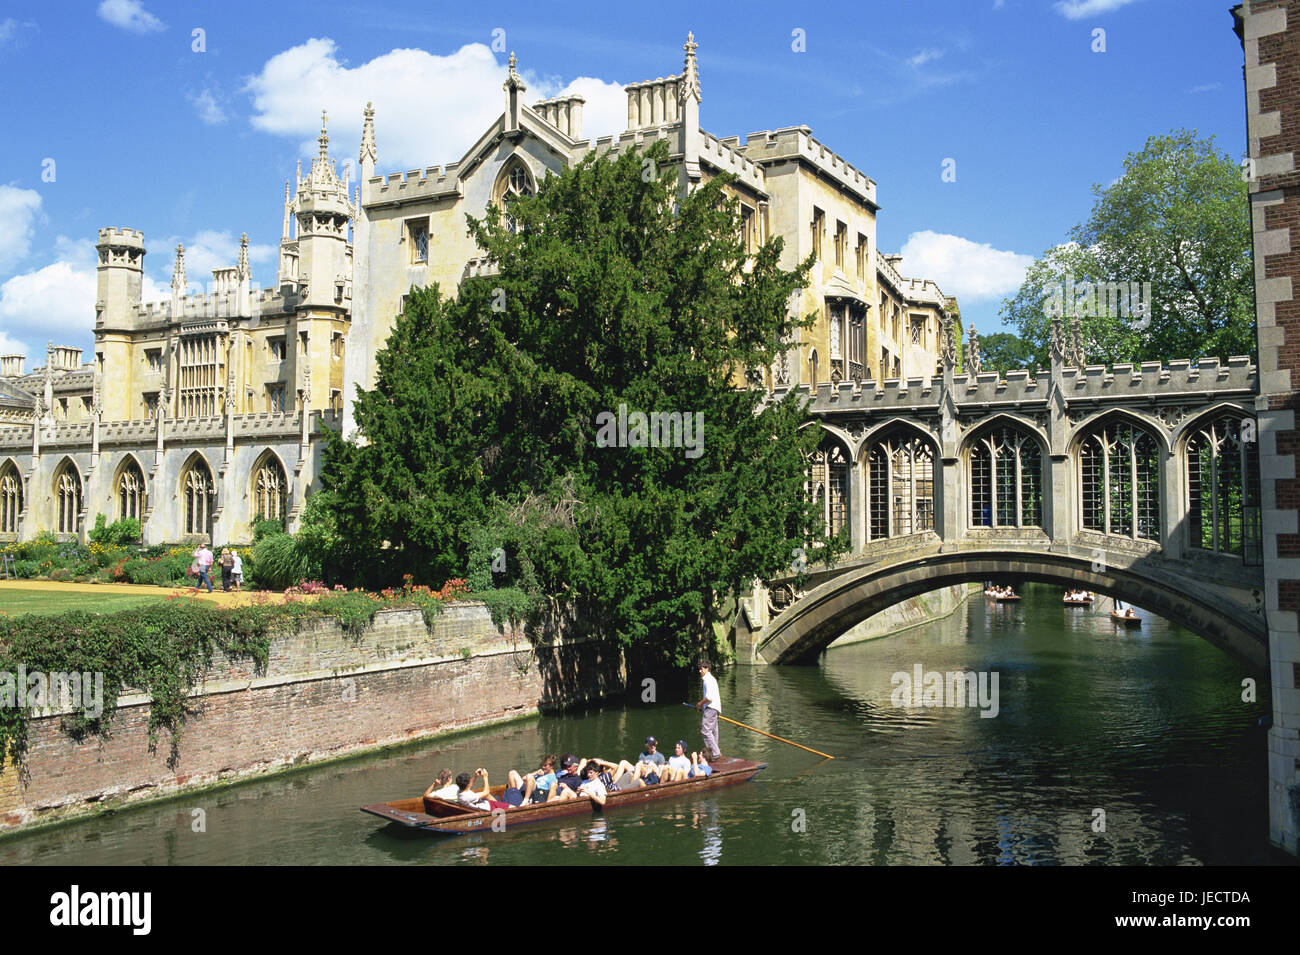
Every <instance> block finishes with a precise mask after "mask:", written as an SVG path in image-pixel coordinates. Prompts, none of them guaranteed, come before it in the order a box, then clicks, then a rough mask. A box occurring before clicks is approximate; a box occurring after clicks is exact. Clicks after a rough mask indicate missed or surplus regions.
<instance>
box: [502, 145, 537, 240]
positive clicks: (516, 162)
mask: <svg viewBox="0 0 1300 955" xmlns="http://www.w3.org/2000/svg"><path fill="white" fill-rule="evenodd" d="M534 192H536V188H535V187H534V185H533V177H532V174H531V173H529V171H528V167H527V166H526V165H524V162H523V160H522V159H519V158H518V157H515V158H513V159H511V160H510V161H509V162H508V163H506V165H505V168H504V169H503V170H502V171H501V176H500V178H498V179H497V187H496V190H495V198H494V202H495V203H496V205H497V206H499V207H500V208H501V209H502V210H503V211H504V212H505V223H506V228H507V229H509V230H510V231H511V232H517V231H518V230H519V226H518V224H517V223H516V222H515V220H514V217H512V216H511V215H510V205H511V203H512V202H513V201H514V200H515V199H517V198H518V197H520V196H531V195H533V193H534Z"/></svg>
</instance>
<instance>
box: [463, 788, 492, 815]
mask: <svg viewBox="0 0 1300 955" xmlns="http://www.w3.org/2000/svg"><path fill="white" fill-rule="evenodd" d="M456 799H457V800H458V801H459V802H460V803H461V804H462V805H465V806H469V808H471V809H478V810H481V811H483V812H487V810H489V809H491V808H492V805H491V804H490V803H489V802H488V801H487V797H485V796H480V795H479V794H478V793H476V792H474V788H473V787H472V786H466V787H465V788H464V789H463V790H461V794H460V795H459V796H457V797H456Z"/></svg>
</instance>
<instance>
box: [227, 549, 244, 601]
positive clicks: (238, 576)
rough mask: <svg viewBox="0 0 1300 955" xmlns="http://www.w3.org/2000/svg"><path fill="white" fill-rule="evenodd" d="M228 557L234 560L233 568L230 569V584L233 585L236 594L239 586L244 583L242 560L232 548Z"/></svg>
mask: <svg viewBox="0 0 1300 955" xmlns="http://www.w3.org/2000/svg"><path fill="white" fill-rule="evenodd" d="M230 556H231V557H232V558H233V559H234V562H235V563H234V566H232V567H231V568H230V578H231V582H232V583H233V584H234V585H235V592H236V593H238V591H239V585H240V584H242V583H243V582H244V559H243V558H242V557H240V556H239V551H237V550H234V549H233V548H232V549H231V551H230Z"/></svg>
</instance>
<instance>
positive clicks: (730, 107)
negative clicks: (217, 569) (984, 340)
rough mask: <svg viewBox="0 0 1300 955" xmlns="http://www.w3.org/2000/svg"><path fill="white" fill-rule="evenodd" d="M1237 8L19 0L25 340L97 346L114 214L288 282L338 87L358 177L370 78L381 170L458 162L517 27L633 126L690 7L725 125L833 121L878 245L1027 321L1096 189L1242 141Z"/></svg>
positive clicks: (972, 301) (971, 297) (14, 326)
mask: <svg viewBox="0 0 1300 955" xmlns="http://www.w3.org/2000/svg"><path fill="white" fill-rule="evenodd" d="M1230 7H1231V3H1230V2H1229V0H1059V2H1058V0H908V2H906V3H883V2H880V0H870V2H866V3H861V4H826V5H816V6H809V7H807V8H801V7H798V6H796V5H792V4H787V3H779V4H778V3H765V2H751V3H747V4H745V5H744V6H743V13H742V12H740V11H741V10H742V8H741V7H738V6H736V5H734V4H718V5H716V6H711V7H709V8H707V9H704V8H702V7H701V5H700V4H698V3H675V2H660V3H656V4H653V5H650V6H646V5H620V6H613V5H607V4H603V3H593V4H579V3H571V4H565V5H563V6H562V7H561V6H558V5H554V4H519V5H512V4H490V5H489V4H478V5H474V4H468V5H452V6H448V5H431V4H412V3H409V2H401V3H398V2H393V3H389V2H382V0H363V2H361V3H328V2H314V3H303V4H290V3H283V4H281V3H277V4H269V3H246V2H240V0H235V2H222V3H209V2H194V3H186V4H184V5H181V4H164V3H162V2H159V0H105V2H100V0H89V2H85V3H67V2H54V3H46V4H35V3H31V4H27V3H9V4H6V5H5V7H4V8H3V10H0V88H3V89H4V90H5V93H6V95H5V96H4V97H3V98H0V123H2V124H3V127H2V128H3V129H4V130H5V131H6V135H5V140H6V149H5V150H4V152H3V154H2V155H0V352H11V351H20V352H24V353H26V354H27V356H28V367H29V368H31V367H33V366H34V365H38V364H41V363H43V360H44V358H43V355H44V348H45V342H46V341H47V340H48V339H50V338H53V339H54V340H55V343H56V344H71V345H80V346H82V347H84V348H86V349H87V350H89V348H90V347H91V343H92V341H93V335H92V332H91V325H92V323H93V315H94V311H93V303H94V250H93V245H94V242H95V238H96V232H97V230H98V229H99V228H100V227H102V226H109V225H112V226H121V227H131V228H136V229H141V230H143V231H144V232H145V239H146V247H147V248H148V250H149V254H148V257H147V259H146V266H147V277H148V279H149V282H148V283H147V286H146V299H156V298H162V297H165V294H166V287H167V285H168V283H169V282H170V275H171V263H172V259H173V252H172V250H173V249H174V247H175V245H176V243H177V242H178V241H181V242H184V243H185V246H186V248H187V249H189V250H191V251H190V252H189V253H188V255H187V260H188V263H189V277H190V279H191V280H192V281H195V282H202V281H204V280H205V279H206V278H208V277H209V273H210V270H211V269H212V268H214V267H218V266H223V265H233V264H234V262H235V255H236V250H237V246H238V241H239V236H240V234H241V233H243V232H247V233H248V235H249V238H250V241H251V243H252V245H253V252H254V255H253V277H254V280H255V281H256V282H258V283H259V284H261V285H270V284H272V283H273V282H274V277H275V276H274V270H275V255H274V248H275V245H276V243H277V242H278V241H279V235H280V222H281V215H282V197H283V190H284V180H285V179H286V178H288V177H290V176H291V175H292V174H293V171H294V165H295V162H296V161H297V159H298V158H299V157H302V158H304V159H306V160H308V161H309V159H310V156H311V155H312V154H313V153H314V151H315V143H314V138H315V136H316V133H317V130H318V129H319V125H320V113H321V110H322V108H324V109H326V110H328V112H329V116H330V123H329V125H330V132H331V152H332V153H333V155H334V156H335V157H336V158H337V159H338V161H339V164H340V167H341V165H342V162H343V161H344V160H346V159H350V160H351V161H352V164H353V169H354V172H353V181H354V182H355V178H356V174H355V167H356V156H357V144H358V140H359V137H360V128H361V106H362V104H364V102H365V101H366V100H368V99H369V100H373V101H374V102H375V106H376V110H377V117H376V127H377V139H378V146H379V163H378V166H379V170H380V171H381V172H391V171H399V170H402V169H410V168H415V167H418V166H425V165H436V164H439V163H445V162H452V161H454V160H456V159H458V158H459V157H460V156H461V154H462V153H463V152H464V151H465V150H466V149H467V148H468V147H469V146H470V145H471V143H472V141H473V140H474V139H475V138H476V137H477V135H478V134H479V133H480V132H481V131H482V129H483V128H485V127H486V125H487V123H488V122H490V121H491V119H492V118H493V117H494V116H495V114H496V113H498V112H499V111H500V110H501V106H502V96H503V94H502V92H501V82H502V80H503V79H504V74H505V61H506V57H507V54H508V51H510V50H513V51H515V52H516V53H517V55H518V57H519V69H520V71H521V73H522V74H523V76H524V78H525V80H526V81H527V83H528V86H529V90H528V94H527V96H528V102H530V103H531V102H533V101H535V99H540V98H542V97H543V96H553V95H555V94H557V93H559V92H561V91H564V90H567V89H571V88H572V89H578V90H579V91H581V92H583V93H584V95H586V96H587V99H588V105H587V117H586V119H585V122H584V126H585V130H584V131H585V133H586V134H588V135H595V134H602V133H606V132H613V131H617V130H615V129H614V128H613V127H614V126H617V127H618V129H619V130H621V128H622V126H621V125H619V124H620V122H621V121H622V120H625V118H626V112H625V108H624V106H623V102H624V97H623V94H622V92H621V86H622V85H623V84H626V83H631V82H636V81H639V80H644V79H651V78H654V77H659V76H668V75H671V74H674V73H677V72H679V71H680V69H681V62H682V43H683V42H684V40H685V37H686V33H687V31H688V30H692V31H694V33H695V38H696V41H697V42H698V43H699V49H698V56H699V64H700V75H701V83H702V87H703V94H704V99H703V103H702V106H701V112H700V116H701V125H702V126H703V127H704V128H705V129H706V130H708V131H709V132H711V133H714V134H715V135H718V136H731V135H737V134H739V135H741V136H744V135H745V134H747V133H750V132H754V131H757V130H760V129H775V128H778V127H781V126H789V125H796V124H804V125H807V126H810V127H811V128H812V130H813V134H814V135H815V136H816V137H817V138H818V139H819V140H821V141H822V142H823V143H825V144H826V145H827V146H828V147H830V148H832V149H834V150H835V151H836V152H838V153H839V154H840V155H842V156H844V157H845V158H846V159H847V160H848V161H849V162H851V163H852V164H854V165H855V166H857V167H858V168H859V169H861V170H862V171H863V172H865V173H866V174H867V175H869V176H871V177H872V178H873V179H875V181H876V183H877V186H878V196H877V197H878V200H879V202H880V203H881V206H882V208H881V212H880V215H879V220H878V229H879V234H878V238H879V243H880V247H881V248H882V249H885V250H886V251H902V252H903V254H904V260H903V271H904V273H905V274H907V275H914V276H925V277H930V278H935V279H937V280H938V281H939V283H940V285H941V286H942V287H943V289H944V291H945V292H948V293H949V294H955V295H957V296H958V297H959V299H960V301H961V306H962V313H963V316H964V318H965V319H966V320H967V321H974V322H975V324H976V326H977V327H978V328H979V329H980V330H981V331H982V332H991V331H1000V330H1004V329H1003V326H1002V325H1001V322H1000V319H999V318H998V315H997V312H998V307H999V305H1000V303H1001V301H1002V299H1003V297H1005V296H1006V295H1009V294H1011V293H1012V292H1014V290H1015V288H1016V287H1018V285H1019V280H1020V276H1021V274H1022V273H1023V270H1024V267H1025V265H1026V264H1027V263H1028V262H1029V261H1030V260H1031V259H1032V258H1033V257H1035V256H1037V255H1039V254H1041V253H1042V252H1043V251H1044V250H1045V249H1047V248H1049V247H1050V246H1052V245H1054V244H1056V243H1058V242H1061V241H1064V240H1065V239H1066V237H1067V234H1068V231H1069V229H1070V227H1071V226H1072V225H1074V224H1075V223H1076V222H1080V221H1082V220H1084V219H1086V218H1087V216H1088V213H1089V211H1090V209H1091V207H1092V202H1093V199H1092V195H1091V186H1092V185H1093V184H1094V183H1101V184H1103V185H1104V184H1106V183H1109V182H1111V181H1112V180H1114V179H1115V178H1116V177H1117V176H1118V175H1119V174H1120V172H1121V166H1122V162H1123V160H1124V157H1125V156H1126V155H1127V154H1128V153H1130V152H1133V151H1136V150H1139V149H1141V147H1142V145H1143V144H1144V142H1145V141H1146V139H1147V138H1148V137H1149V136H1153V135H1158V134H1161V133H1165V132H1168V131H1169V130H1171V129H1175V128H1179V127H1187V128H1194V129H1197V130H1199V131H1200V133H1201V134H1202V135H1209V134H1213V135H1215V136H1216V137H1217V141H1218V145H1219V147H1220V149H1221V150H1223V151H1225V152H1227V153H1229V154H1231V155H1232V156H1233V157H1234V158H1239V157H1240V156H1241V155H1242V154H1243V153H1244V149H1245V105H1244V93H1243V90H1242V51H1241V47H1240V44H1239V43H1238V41H1237V38H1236V37H1235V36H1234V34H1233V33H1232V29H1231V27H1232V18H1231V15H1230V13H1229V9H1230ZM195 30H201V31H202V33H201V34H200V39H196V35H195V33H194V31H195ZM1096 30H1104V31H1105V33H1104V38H1103V39H1104V46H1105V50H1104V52H1094V50H1093V47H1094V46H1098V45H1100V44H1099V42H1098V35H1096V34H1095V33H1094V31H1096ZM800 31H801V32H800ZM800 37H802V40H803V43H802V45H803V47H804V49H802V50H796V49H795V47H797V46H799V45H800V43H799V40H800ZM200 40H201V42H200ZM494 41H495V45H496V46H497V47H500V46H503V45H504V47H505V51H503V52H498V51H495V50H493V48H492V47H493V45H494ZM196 46H202V47H203V49H202V50H201V51H196V50H195V49H194V47H196ZM946 159H952V160H955V171H956V181H955V182H944V181H943V179H942V176H941V173H942V171H943V163H944V160H946ZM50 160H53V164H52V165H51V163H50V162H49V161H50ZM51 173H52V178H53V181H47V180H48V179H49V178H50V176H51ZM43 175H44V177H45V178H43ZM195 290H196V291H197V290H198V288H197V287H196V288H195Z"/></svg>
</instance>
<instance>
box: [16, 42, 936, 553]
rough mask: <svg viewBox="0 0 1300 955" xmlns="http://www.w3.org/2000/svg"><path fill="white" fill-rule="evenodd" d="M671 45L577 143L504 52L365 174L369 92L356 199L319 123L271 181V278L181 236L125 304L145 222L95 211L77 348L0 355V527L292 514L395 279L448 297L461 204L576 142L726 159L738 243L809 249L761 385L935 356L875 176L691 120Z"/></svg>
mask: <svg viewBox="0 0 1300 955" xmlns="http://www.w3.org/2000/svg"><path fill="white" fill-rule="evenodd" d="M684 49H685V51H686V56H685V60H684V64H683V69H682V72H681V73H680V74H679V75H676V76H670V77H667V78H660V79H655V80H649V81H646V82H642V83H634V84H632V85H630V86H628V87H627V88H626V90H627V103H628V120H627V129H626V130H625V131H624V132H622V133H621V134H619V135H617V136H605V137H600V138H598V139H595V140H592V139H588V138H583V134H582V132H583V131H582V107H583V103H584V100H583V98H582V97H581V96H576V95H570V96H562V97H559V98H556V99H552V100H546V101H543V102H539V103H534V104H533V105H532V106H529V105H527V104H526V103H525V93H526V87H525V84H524V82H523V80H522V79H521V78H520V76H519V74H518V73H517V72H516V70H515V58H514V55H513V54H512V55H511V58H510V68H509V73H508V76H507V79H506V82H505V84H504V87H503V90H504V93H505V96H504V108H503V111H502V113H501V115H500V116H499V117H498V118H497V119H496V120H495V121H494V122H493V123H492V124H490V125H489V126H488V128H487V129H486V130H485V131H484V132H483V135H482V136H481V137H480V138H479V139H478V141H477V142H475V143H474V144H473V145H471V146H470V148H469V150H468V151H467V152H466V153H465V154H464V156H462V157H461V158H460V160H459V161H457V162H453V163H449V164H447V165H442V166H430V167H427V168H424V169H416V170H411V171H409V172H404V173H395V174H389V175H377V174H376V171H375V170H376V162H377V160H378V155H379V150H378V147H377V139H376V125H375V113H374V110H373V109H371V108H369V107H367V108H366V110H365V115H364V117H363V132H362V140H361V154H360V170H361V178H360V183H359V188H358V189H357V191H356V193H355V194H353V193H351V192H350V184H349V182H348V181H347V179H346V178H340V177H339V175H338V174H337V172H336V171H335V166H334V161H333V160H332V159H331V157H330V155H329V138H328V135H327V133H326V130H325V123H324V119H322V128H321V133H320V138H319V153H318V155H317V156H316V157H315V158H314V159H313V160H312V164H311V170H310V172H309V173H308V175H307V176H306V177H304V176H303V175H302V174H301V165H300V166H299V172H298V175H297V176H296V177H295V181H296V187H295V188H293V189H292V190H291V188H290V184H289V183H286V184H285V195H284V220H283V229H282V234H281V242H280V254H279V263H278V268H277V276H276V282H275V286H274V288H271V289H267V290H265V291H256V290H254V288H253V284H252V276H251V273H250V269H249V263H248V255H247V237H246V236H245V238H244V241H243V243H242V245H241V252H240V255H239V261H238V262H237V263H236V264H235V265H233V266H230V267H228V268H222V269H217V270H215V271H214V272H213V275H212V284H211V291H210V292H209V293H207V294H205V295H196V296H191V295H186V294H185V289H186V275H185V257H184V249H183V248H182V247H178V248H177V249H176V252H175V255H176V258H175V264H174V267H173V278H172V296H171V299H170V301H165V302H160V303H154V304H144V303H142V302H141V288H142V284H143V276H144V257H145V254H146V250H145V244H144V236H143V235H142V234H141V233H140V232H138V231H135V230H132V229H117V228H108V229H101V230H100V232H99V243H98V246H97V249H98V252H99V264H98V293H97V300H96V305H95V316H94V329H95V353H94V355H93V356H92V360H91V361H90V362H88V363H85V364H83V363H82V361H81V355H80V351H79V350H78V349H74V348H66V347H55V346H53V345H51V346H50V348H49V349H48V351H47V356H46V362H45V365H44V366H43V367H40V368H34V369H33V370H32V371H31V372H30V373H24V371H23V366H24V364H25V358H24V356H4V357H3V358H2V359H0V362H2V364H0V539H12V538H15V537H20V538H24V539H26V538H30V537H32V536H34V535H35V534H37V533H38V532H40V531H43V530H48V531H53V532H55V533H56V534H59V535H63V536H68V537H84V535H85V532H86V530H87V528H88V527H89V526H90V525H92V524H93V523H94V520H95V517H96V515H97V514H100V513H103V514H105V516H106V517H107V518H108V519H110V520H113V519H117V518H119V517H138V518H139V519H140V520H141V521H142V523H143V526H144V539H145V541H146V542H147V543H158V542H164V541H175V540H180V539H181V538H183V537H185V536H188V535H203V536H207V537H209V538H211V539H212V540H214V541H215V542H217V543H224V542H230V541H234V542H240V541H246V540H248V539H249V538H250V537H251V535H252V526H253V524H254V523H255V522H256V521H257V520H259V519H262V518H270V519H276V520H283V521H284V522H285V523H286V526H288V527H289V528H290V529H293V528H295V527H296V526H297V523H298V520H299V518H300V515H301V511H302V506H303V502H304V500H305V497H306V495H307V493H308V492H309V491H310V489H311V487H312V482H313V481H314V479H315V477H316V475H317V474H318V472H319V458H320V451H321V447H322V445H323V441H324V439H325V437H326V435H325V432H326V430H328V429H338V428H340V427H341V428H343V429H344V431H345V433H347V434H349V435H350V434H352V433H353V431H354V425H353V422H352V406H351V405H352V398H353V394H354V388H355V387H357V386H359V387H361V388H366V389H369V388H373V387H374V383H375V377H374V376H375V369H376V365H375V360H374V358H375V354H376V352H377V351H379V350H380V349H381V348H383V347H384V344H385V342H386V341H387V339H388V336H389V334H390V333H391V330H392V326H393V323H394V320H395V318H396V316H397V315H398V314H399V312H400V310H401V308H402V304H403V298H404V296H405V295H406V294H407V293H408V292H409V290H410V289H411V287H412V286H426V285H429V284H431V283H434V282H437V283H439V285H440V286H441V288H442V289H443V290H445V291H446V292H448V293H454V291H455V289H456V288H457V287H458V286H459V284H460V282H461V281H462V280H463V279H465V278H466V277H468V276H470V275H474V274H481V273H483V272H488V271H490V270H491V268H492V265H491V263H489V262H486V261H484V259H483V257H482V254H481V251H480V250H479V249H478V248H477V247H476V246H475V245H474V243H473V239H472V238H471V237H470V236H469V234H468V233H467V231H466V229H465V217H466V215H474V216H480V217H481V216H482V215H484V214H485V212H486V210H487V207H488V205H489V204H497V205H498V206H499V205H502V204H503V203H504V201H505V199H506V198H507V197H508V196H510V195H522V194H531V193H533V192H535V191H536V189H537V187H538V183H539V182H540V181H541V180H543V179H544V178H545V177H546V176H547V175H550V174H554V173H559V172H560V171H561V170H563V169H564V168H566V167H568V166H570V165H571V164H573V163H576V162H579V161H581V160H582V159H583V158H584V157H585V156H587V155H589V154H591V153H595V154H597V155H610V156H614V155H618V154H621V153H623V152H626V151H627V150H632V149H638V148H642V147H645V146H648V145H650V144H651V143H652V142H654V141H656V140H659V139H663V140H666V141H667V143H668V147H669V152H670V156H671V159H670V161H671V162H672V163H673V170H674V172H675V174H676V176H677V181H678V185H679V188H680V189H681V190H682V191H683V192H686V191H687V190H690V189H692V188H694V187H696V186H698V185H700V184H702V183H704V182H706V181H708V180H710V179H712V178H713V177H715V176H717V175H718V174H720V173H724V172H726V173H731V174H733V175H735V176H736V181H735V183H734V185H733V186H732V187H731V192H732V193H733V194H734V195H735V197H736V199H737V201H738V203H739V205H740V209H741V213H742V219H743V223H744V225H743V228H744V231H745V239H746V241H747V242H748V243H749V244H750V246H751V247H757V246H758V245H759V244H761V243H762V242H765V241H766V240H767V239H769V238H771V237H773V236H777V235H780V236H782V237H783V238H784V240H785V247H784V253H783V260H782V263H781V264H782V266H783V267H785V268H792V267H794V265H795V264H796V263H797V262H800V261H802V260H803V259H805V258H807V256H808V255H809V254H815V256H816V264H815V265H814V268H813V272H812V276H811V281H810V282H809V284H808V286H807V287H806V288H804V289H803V290H801V292H800V293H799V294H798V295H797V296H796V297H795V298H796V300H795V301H792V302H791V305H790V307H791V309H792V311H794V312H796V313H798V314H800V315H808V314H814V315H815V316H816V324H815V326H814V327H813V328H811V329H807V330H804V331H803V332H802V333H801V334H800V337H799V339H798V340H797V341H792V342H791V343H790V348H789V350H788V351H787V352H786V353H785V354H784V355H783V356H782V357H781V359H779V360H778V361H777V362H776V363H775V364H774V366H773V367H772V368H770V369H765V370H763V372H762V374H763V377H764V378H765V385H766V386H767V387H769V388H783V387H790V386H795V385H799V384H809V385H812V386H816V385H817V384H819V383H837V382H841V381H861V380H876V381H879V380H883V379H891V378H907V377H916V376H929V375H932V374H934V373H935V372H936V368H937V366H938V363H939V351H940V338H941V329H942V327H943V325H944V323H945V322H946V321H947V319H948V317H949V315H950V313H951V312H952V311H953V310H954V309H955V306H954V303H953V301H952V300H951V299H949V298H947V297H946V296H944V295H943V293H942V292H941V291H940V290H939V288H938V287H937V286H936V285H935V284H934V283H933V282H928V281H924V280H917V279H908V278H904V277H903V275H902V274H901V271H900V270H901V264H900V260H899V257H898V256H887V255H882V254H881V252H880V250H879V248H878V247H877V243H876V213H877V211H878V208H879V207H878V205H877V202H876V184H875V182H874V181H873V180H872V179H870V178H869V177H868V176H866V175H865V174H863V173H862V172H860V171H859V170H857V169H856V168H854V167H853V166H851V165H850V164H849V163H848V162H846V161H845V160H844V159H843V158H841V157H840V156H838V155H836V154H835V153H834V152H832V151H831V150H829V149H828V148H827V147H826V146H825V145H823V144H822V143H820V142H819V141H818V140H816V139H815V138H814V137H813V135H812V132H811V130H809V129H808V127H806V126H794V127H787V128H783V129H777V130H768V131H762V132H757V133H750V134H749V135H748V136H747V137H745V139H744V141H743V142H742V141H741V139H740V137H738V136H731V137H727V138H718V137H716V136H714V135H711V134H710V133H707V132H705V131H704V130H703V129H701V128H700V103H701V101H702V88H701V84H700V76H699V67H698V62H697V59H696V55H695V50H696V44H695V42H694V39H693V38H691V37H688V39H687V43H686V45H685V47H684ZM354 249H355V255H354ZM88 319H89V316H88ZM828 453H831V452H828ZM828 506H832V507H833V506H837V505H836V504H835V502H828Z"/></svg>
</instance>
